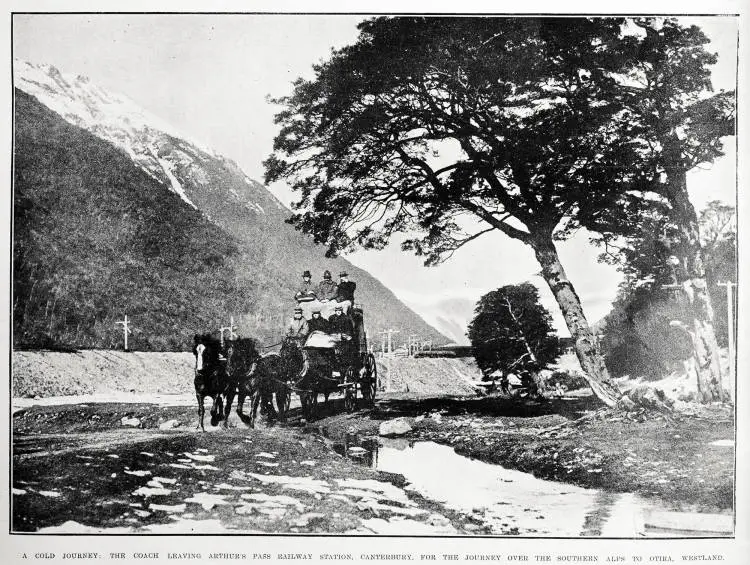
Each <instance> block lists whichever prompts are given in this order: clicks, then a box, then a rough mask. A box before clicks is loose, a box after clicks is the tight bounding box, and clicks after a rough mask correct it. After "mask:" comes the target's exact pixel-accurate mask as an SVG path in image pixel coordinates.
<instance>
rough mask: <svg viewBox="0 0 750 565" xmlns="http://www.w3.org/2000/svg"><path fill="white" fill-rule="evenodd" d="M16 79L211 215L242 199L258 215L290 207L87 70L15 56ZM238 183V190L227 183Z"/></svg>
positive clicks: (229, 161)
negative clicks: (80, 71) (76, 71)
mask: <svg viewBox="0 0 750 565" xmlns="http://www.w3.org/2000/svg"><path fill="white" fill-rule="evenodd" d="M13 67H14V68H13V72H14V79H15V85H16V87H17V88H19V89H21V90H23V91H24V92H27V93H28V94H31V95H32V96H34V97H35V98H36V99H37V100H39V101H40V102H41V103H42V104H44V105H45V106H47V107H48V108H50V109H51V110H53V111H55V112H56V113H57V114H59V115H60V116H61V117H62V118H63V119H65V120H66V121H68V122H70V123H71V124H73V125H76V126H78V127H81V128H83V129H85V130H87V131H89V132H90V133H92V134H94V135H96V136H97V137H99V138H101V139H103V140H105V141H108V142H109V143H112V144H114V145H116V146H118V147H119V148H121V149H122V150H124V151H125V152H126V153H127V154H128V155H129V156H130V158H131V159H133V161H134V162H135V163H136V164H137V165H138V167H140V168H141V169H142V170H143V171H145V172H146V173H147V174H148V175H149V176H151V177H152V178H154V179H156V180H158V181H159V182H160V183H161V184H162V185H163V186H165V187H166V188H168V189H169V190H171V191H172V192H174V193H175V194H177V195H178V196H179V197H180V198H181V199H182V200H183V201H184V202H185V203H186V204H188V205H189V206H191V207H193V208H195V209H199V210H201V211H202V212H203V213H204V214H206V215H207V216H211V215H212V214H213V211H212V210H211V208H212V207H215V206H223V205H226V204H227V203H233V204H236V205H239V206H241V207H243V208H245V209H247V210H250V211H251V212H253V213H254V214H256V215H266V214H267V213H269V210H272V211H273V213H274V214H276V215H284V216H285V215H286V214H287V213H288V210H286V209H285V208H284V206H283V204H281V202H279V201H278V200H277V199H276V198H274V197H273V196H272V195H271V194H270V193H269V192H268V191H267V190H266V189H265V187H263V186H262V185H260V184H258V183H256V182H255V181H252V180H251V179H249V178H248V177H247V175H245V173H244V172H243V171H242V170H241V169H240V167H239V166H238V165H237V164H236V163H235V162H234V161H231V160H230V159H226V158H224V157H222V156H221V155H219V154H217V153H216V152H215V151H213V150H212V149H210V148H208V147H206V146H205V145H204V144H202V143H200V142H197V141H195V140H194V139H191V138H190V137H189V136H187V135H185V134H183V133H182V132H179V131H178V130H177V129H176V128H174V127H173V126H172V125H171V124H169V123H167V122H166V121H164V120H162V119H161V118H159V117H158V116H156V115H154V114H152V113H151V112H149V111H147V110H145V109H143V108H141V107H140V106H139V105H138V104H137V103H135V102H134V101H133V100H131V99H130V98H128V97H127V96H124V95H122V94H119V93H115V92H112V91H109V90H107V89H104V88H102V87H100V86H98V85H97V84H95V83H94V82H92V81H91V80H89V78H88V77H86V76H83V75H80V74H79V75H73V74H66V73H62V72H60V70H59V69H57V68H56V67H54V66H52V65H47V64H34V63H29V62H27V61H22V60H18V59H16V60H15V61H14V65H13ZM237 184H239V185H240V186H241V187H242V188H241V189H239V190H228V186H229V185H232V186H235V185H237Z"/></svg>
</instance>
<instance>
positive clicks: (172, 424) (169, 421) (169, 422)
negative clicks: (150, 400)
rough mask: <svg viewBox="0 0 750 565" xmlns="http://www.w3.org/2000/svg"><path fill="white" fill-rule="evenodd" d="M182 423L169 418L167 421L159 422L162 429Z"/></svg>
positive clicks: (169, 428) (172, 427)
mask: <svg viewBox="0 0 750 565" xmlns="http://www.w3.org/2000/svg"><path fill="white" fill-rule="evenodd" d="M179 425H180V423H179V422H178V421H177V420H167V421H166V422H162V423H161V424H159V429H160V430H171V429H174V428H176V427H177V426H179Z"/></svg>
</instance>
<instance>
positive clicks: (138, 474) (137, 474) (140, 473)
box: [125, 471, 151, 477]
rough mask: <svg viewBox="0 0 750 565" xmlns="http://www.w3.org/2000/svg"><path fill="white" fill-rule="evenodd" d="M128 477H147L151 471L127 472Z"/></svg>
mask: <svg viewBox="0 0 750 565" xmlns="http://www.w3.org/2000/svg"><path fill="white" fill-rule="evenodd" d="M125 474H126V475H135V476H136V477H145V476H146V475H150V474H151V471H125Z"/></svg>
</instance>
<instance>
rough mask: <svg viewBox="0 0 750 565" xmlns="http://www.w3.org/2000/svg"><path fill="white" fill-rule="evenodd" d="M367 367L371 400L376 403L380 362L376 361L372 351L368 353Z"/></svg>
mask: <svg viewBox="0 0 750 565" xmlns="http://www.w3.org/2000/svg"><path fill="white" fill-rule="evenodd" d="M365 369H366V370H367V377H368V384H369V388H370V402H371V403H372V404H375V395H376V394H377V392H378V364H377V363H376V362H375V356H374V355H373V354H372V353H368V354H367V360H366V363H365Z"/></svg>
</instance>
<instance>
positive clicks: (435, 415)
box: [430, 412, 443, 424]
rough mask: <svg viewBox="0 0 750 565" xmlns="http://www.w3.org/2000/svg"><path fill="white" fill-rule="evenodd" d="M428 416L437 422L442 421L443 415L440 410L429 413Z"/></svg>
mask: <svg viewBox="0 0 750 565" xmlns="http://www.w3.org/2000/svg"><path fill="white" fill-rule="evenodd" d="M430 418H432V419H433V420H434V421H435V422H437V423H438V424H439V423H440V422H442V421H443V415H442V414H441V413H440V412H435V413H433V414H430Z"/></svg>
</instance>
